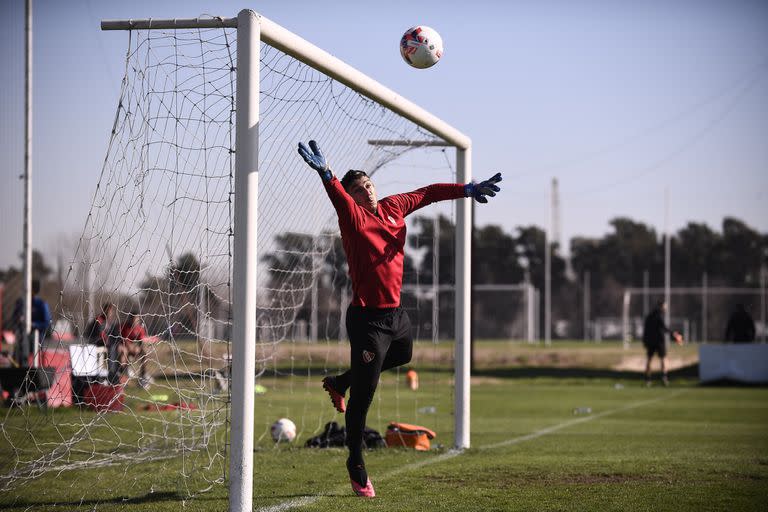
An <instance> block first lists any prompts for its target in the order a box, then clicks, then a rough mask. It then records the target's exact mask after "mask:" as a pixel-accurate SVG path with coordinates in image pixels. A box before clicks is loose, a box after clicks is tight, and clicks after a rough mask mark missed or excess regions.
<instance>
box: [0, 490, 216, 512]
mask: <svg viewBox="0 0 768 512" xmlns="http://www.w3.org/2000/svg"><path fill="white" fill-rule="evenodd" d="M184 499H185V498H184V497H183V496H182V495H180V494H179V493H177V492H151V493H147V494H145V495H144V496H117V497H114V498H109V499H85V500H80V499H73V500H71V501H58V500H56V501H48V500H39V501H36V500H30V499H21V498H19V499H16V500H11V501H10V502H7V503H6V502H2V503H0V510H7V509H11V508H33V509H34V508H36V507H54V506H55V507H62V510H69V507H72V508H73V509H74V508H82V507H84V506H88V505H93V506H94V507H97V506H99V505H142V504H149V503H162V502H179V503H180V502H181V501H182V500H184ZM189 499H191V500H194V501H205V500H222V499H226V498H222V497H221V496H218V497H217V496H210V497H206V496H196V497H195V498H189ZM0 500H2V498H0Z"/></svg>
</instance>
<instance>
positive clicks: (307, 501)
mask: <svg viewBox="0 0 768 512" xmlns="http://www.w3.org/2000/svg"><path fill="white" fill-rule="evenodd" d="M684 392H685V390H680V391H677V392H674V393H670V394H668V395H664V396H661V397H659V398H653V399H651V400H643V401H641V402H635V403H633V404H629V405H625V406H623V407H618V408H616V409H611V410H608V411H603V412H601V413H598V414H590V415H589V416H583V417H580V418H576V419H573V420H568V421H564V422H563V423H558V424H557V425H553V426H551V427H547V428H543V429H541V430H537V431H535V432H531V433H530V434H526V435H524V436H519V437H513V438H512V439H507V440H506V441H501V442H498V443H493V444H487V445H484V446H478V448H477V449H478V450H493V449H496V448H502V447H505V446H512V445H515V444H519V443H523V442H525V441H530V440H532V439H536V438H538V437H542V436H545V435H547V434H551V433H552V432H557V431H558V430H562V429H564V428H568V427H572V426H573V425H578V424H580V423H586V422H588V421H592V420H596V419H598V418H604V417H605V416H610V415H612V414H617V413H620V412H624V411H629V410H632V409H637V408H638V407H644V406H646V405H650V404H653V403H656V402H661V401H663V400H669V399H670V398H674V397H677V396H679V395H680V394H682V393H684ZM462 453H464V450H449V451H447V452H445V453H443V454H441V455H438V456H436V457H432V458H430V459H425V460H422V461H419V462H414V463H412V464H408V465H406V466H401V467H400V468H398V469H395V470H393V471H390V472H388V473H384V475H381V476H379V477H377V478H376V481H378V482H381V481H385V480H388V479H390V478H392V477H393V476H397V475H399V474H401V473H405V472H408V471H411V470H414V469H419V468H422V467H424V466H429V465H432V464H437V463H440V462H444V461H446V460H450V459H453V458H454V457H458V456H459V455H461V454H462ZM348 489H349V484H346V485H343V486H338V487H336V488H335V489H334V490H333V491H329V492H327V493H319V494H315V495H312V496H302V497H301V498H296V499H292V500H288V501H284V502H282V503H278V504H277V505H272V506H269V507H263V508H259V509H257V511H256V512H284V511H286V510H291V509H294V508H299V507H303V506H306V505H312V504H314V503H315V502H317V501H318V500H320V499H321V498H324V497H328V496H333V495H336V494H339V493H341V492H344V491H345V490H348Z"/></svg>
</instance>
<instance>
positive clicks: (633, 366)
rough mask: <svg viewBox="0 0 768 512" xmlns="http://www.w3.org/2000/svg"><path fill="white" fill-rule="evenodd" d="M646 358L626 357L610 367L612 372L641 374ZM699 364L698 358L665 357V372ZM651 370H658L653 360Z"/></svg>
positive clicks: (656, 362)
mask: <svg viewBox="0 0 768 512" xmlns="http://www.w3.org/2000/svg"><path fill="white" fill-rule="evenodd" d="M645 362H646V356H637V355H635V356H627V357H624V358H622V360H621V362H619V363H618V364H616V365H614V366H612V367H611V369H612V370H617V371H628V372H642V371H645ZM698 362H699V358H698V356H689V357H667V370H669V371H671V370H677V369H679V368H685V367H686V366H691V365H693V364H696V363H698ZM651 364H652V366H651V368H652V369H653V370H654V371H655V370H656V369H657V368H658V365H659V363H658V361H656V360H654V361H653V362H652V363H651Z"/></svg>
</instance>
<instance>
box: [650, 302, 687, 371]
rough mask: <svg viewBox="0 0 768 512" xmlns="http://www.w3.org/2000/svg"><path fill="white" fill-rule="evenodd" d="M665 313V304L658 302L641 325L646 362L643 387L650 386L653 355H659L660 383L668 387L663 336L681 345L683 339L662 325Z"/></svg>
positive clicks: (665, 346)
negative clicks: (669, 335) (669, 336)
mask: <svg viewBox="0 0 768 512" xmlns="http://www.w3.org/2000/svg"><path fill="white" fill-rule="evenodd" d="M666 311H667V303H666V302H664V301H660V302H659V303H658V304H657V305H656V308H655V309H654V310H653V311H651V312H650V313H649V314H648V316H646V317H645V324H644V325H643V345H644V346H645V352H646V354H647V356H648V360H647V361H646V363H645V385H646V386H650V385H651V360H652V359H653V354H658V355H659V360H660V361H661V382H662V383H663V384H664V385H665V386H668V385H669V378H668V377H667V361H666V357H667V341H666V338H665V336H664V334H671V335H672V337H673V338H674V339H675V342H676V343H677V344H682V342H683V337H682V336H681V335H680V333H678V332H675V331H671V330H670V329H669V328H668V327H667V325H666V324H665V323H664V313H665V312H666Z"/></svg>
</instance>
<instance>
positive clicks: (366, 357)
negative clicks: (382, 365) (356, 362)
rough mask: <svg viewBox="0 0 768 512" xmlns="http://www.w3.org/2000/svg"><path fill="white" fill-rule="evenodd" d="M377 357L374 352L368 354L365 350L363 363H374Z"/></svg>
mask: <svg viewBox="0 0 768 512" xmlns="http://www.w3.org/2000/svg"><path fill="white" fill-rule="evenodd" d="M374 357H376V354H374V353H373V352H368V351H367V350H363V361H365V362H366V363H370V362H371V361H373V358H374Z"/></svg>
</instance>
